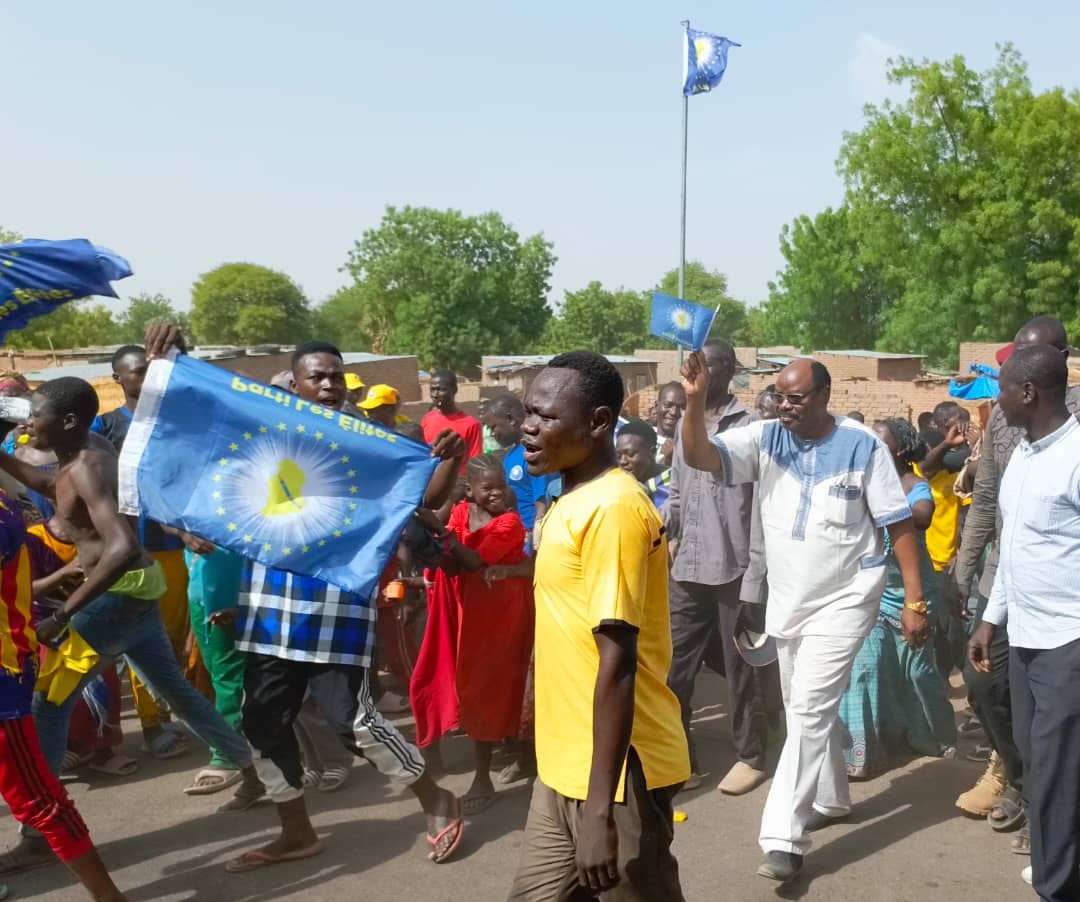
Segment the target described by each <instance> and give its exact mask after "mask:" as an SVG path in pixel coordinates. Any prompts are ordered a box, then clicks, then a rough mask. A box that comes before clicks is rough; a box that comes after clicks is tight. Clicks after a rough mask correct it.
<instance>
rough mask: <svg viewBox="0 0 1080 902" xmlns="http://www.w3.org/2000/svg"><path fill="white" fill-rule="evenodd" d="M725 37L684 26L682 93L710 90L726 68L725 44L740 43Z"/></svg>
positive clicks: (734, 44)
mask: <svg viewBox="0 0 1080 902" xmlns="http://www.w3.org/2000/svg"><path fill="white" fill-rule="evenodd" d="M741 46H742V44H736V43H735V42H734V41H729V40H728V39H727V38H724V37H721V36H720V35H716V34H709V33H708V32H704V31H695V30H694V29H693V28H688V29H686V33H685V35H683V94H685V95H686V96H687V97H691V96H693V95H694V94H704V93H705V92H706V91H711V90H712V89H713V88H715V87H716V86H717V85H718V84H720V82H721V80H722V79H723V77H724V73H725V72H726V71H727V54H728V48H729V47H741Z"/></svg>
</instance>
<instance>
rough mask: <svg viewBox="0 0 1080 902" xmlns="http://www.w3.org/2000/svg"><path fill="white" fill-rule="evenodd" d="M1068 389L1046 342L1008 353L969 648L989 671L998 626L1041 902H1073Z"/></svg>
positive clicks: (1078, 830) (1074, 695) (1074, 649)
mask: <svg viewBox="0 0 1080 902" xmlns="http://www.w3.org/2000/svg"><path fill="white" fill-rule="evenodd" d="M1067 382H1068V367H1067V365H1066V361H1065V356H1064V355H1063V354H1062V353H1061V351H1060V350H1058V349H1057V348H1052V347H1050V346H1049V345H1033V346H1031V347H1027V348H1018V349H1017V350H1016V351H1014V352H1013V355H1012V356H1011V357H1010V358H1009V359H1008V361H1007V362H1006V363H1005V365H1004V366H1003V367H1002V369H1001V377H1000V380H999V385H1000V388H1001V394H1000V395H999V396H998V405H999V406H1000V408H1001V411H1002V413H1003V414H1004V416H1005V420H1006V422H1007V423H1008V424H1009V425H1010V426H1015V427H1019V428H1021V429H1022V430H1023V431H1024V436H1025V437H1024V438H1023V439H1021V441H1020V444H1019V445H1017V447H1016V450H1015V451H1014V452H1013V455H1012V458H1011V459H1010V461H1009V466H1008V468H1007V469H1006V470H1005V474H1004V475H1003V476H1002V477H1001V488H1000V490H999V493H998V504H999V505H1000V507H1001V521H1002V527H1001V544H1000V549H1001V551H1000V558H999V560H998V571H997V577H996V579H995V580H994V588H993V591H992V592H991V594H990V600H989V602H988V603H987V606H986V611H985V612H984V613H983V618H982V623H981V624H980V625H979V627H978V628H977V629H976V630H975V632H974V633H973V634H972V636H971V640H970V642H969V644H968V655H969V657H970V659H971V663H972V665H973V666H974V667H975V669H976V670H979V671H981V672H984V673H985V672H988V671H989V670H990V646H991V643H992V642H993V639H994V631H995V630H996V629H997V628H999V627H1000V625H1001V624H1002V623H1005V622H1006V620H1007V621H1008V635H1009V646H1010V648H1009V683H1010V690H1011V694H1012V717H1013V737H1014V739H1015V740H1016V745H1017V747H1018V748H1019V749H1020V757H1021V758H1022V760H1023V766H1024V796H1025V800H1026V802H1027V809H1028V821H1029V823H1030V826H1031V875H1030V876H1031V878H1032V885H1033V886H1034V887H1035V891H1036V892H1037V893H1038V894H1039V898H1040V899H1042V900H1044V902H1064V900H1076V899H1080V682H1078V678H1080V423H1077V420H1076V418H1075V417H1074V416H1073V415H1072V414H1071V413H1070V412H1069V410H1068V408H1067V407H1066V405H1065V391H1066V385H1067Z"/></svg>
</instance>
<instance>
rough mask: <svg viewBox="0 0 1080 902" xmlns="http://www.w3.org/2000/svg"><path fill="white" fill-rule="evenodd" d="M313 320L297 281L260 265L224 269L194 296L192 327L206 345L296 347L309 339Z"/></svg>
mask: <svg viewBox="0 0 1080 902" xmlns="http://www.w3.org/2000/svg"><path fill="white" fill-rule="evenodd" d="M250 308H256V309H255V310H252V311H251V312H250V313H247V315H245V311H247V310H249V309H250ZM310 317H311V311H310V310H309V309H308V302H307V299H306V298H305V297H304V294H303V292H302V291H301V290H300V289H299V288H298V287H297V286H296V284H295V283H294V282H293V281H292V279H290V278H289V277H288V276H286V275H285V274H284V273H280V272H275V271H274V270H272V269H268V268H267V267H265V266H257V265H256V264H254V263H226V264H224V265H222V266H219V267H218V268H217V269H214V270H212V271H210V272H208V273H205V274H204V275H202V276H201V277H200V278H199V281H198V282H196V283H195V286H194V288H193V289H192V292H191V327H192V330H193V331H194V333H195V336H196V337H197V338H198V340H199V341H200V342H202V343H203V344H258V343H261V342H267V343H275V342H277V343H282V344H292V343H296V342H298V341H302V340H303V339H305V338H306V337H307V336H308V334H309V326H310Z"/></svg>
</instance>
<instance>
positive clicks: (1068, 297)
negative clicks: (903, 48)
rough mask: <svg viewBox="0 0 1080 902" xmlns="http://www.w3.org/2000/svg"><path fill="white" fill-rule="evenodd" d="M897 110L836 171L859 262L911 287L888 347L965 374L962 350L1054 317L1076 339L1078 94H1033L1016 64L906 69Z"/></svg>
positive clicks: (889, 324)
mask: <svg viewBox="0 0 1080 902" xmlns="http://www.w3.org/2000/svg"><path fill="white" fill-rule="evenodd" d="M890 77H891V79H892V80H893V81H894V82H898V83H903V84H905V85H906V86H907V87H908V89H909V92H910V96H909V98H908V100H906V101H905V102H903V103H901V104H892V103H885V104H883V105H882V106H881V107H868V108H867V111H866V117H867V122H866V125H865V127H864V128H863V129H862V130H861V131H859V132H857V133H855V134H849V135H847V136H845V139H844V145H843V149H842V151H841V154H840V162H839V166H840V171H841V174H842V175H843V176H844V178H845V181H846V184H847V203H848V205H849V207H850V210H851V218H852V223H853V228H854V229H855V231H856V233H857V234H858V235H859V238H860V243H861V246H862V256H863V258H864V259H865V260H867V261H869V262H870V263H872V264H874V265H876V266H878V267H880V268H881V270H882V271H883V272H885V273H886V276H887V278H889V280H890V281H891V282H894V283H895V284H898V285H901V286H902V291H901V292H900V294H899V297H898V298H897V299H896V301H895V303H894V304H892V305H891V307H890V309H889V310H888V313H887V316H886V319H885V323H884V330H883V333H882V336H881V338H880V340H879V346H881V347H882V348H883V349H886V350H918V351H921V352H923V353H926V354H928V355H929V356H930V357H931V358H932V359H933V360H936V361H952V362H954V361H955V358H956V351H957V342H958V340H959V341H964V340H971V339H975V340H987V341H993V340H998V339H1001V338H1005V337H1008V336H1010V335H1011V334H1012V333H1013V332H1014V331H1015V330H1016V328H1017V327H1018V326H1019V325H1021V324H1022V323H1023V322H1024V320H1026V319H1027V318H1028V317H1030V316H1032V315H1035V314H1040V313H1048V314H1051V315H1053V316H1057V317H1059V318H1060V319H1062V320H1063V321H1064V322H1065V323H1066V326H1067V327H1068V328H1069V330H1070V331H1071V332H1072V333H1073V334H1075V333H1076V332H1077V330H1080V316H1078V307H1077V301H1078V297H1080V169H1078V167H1077V166H1076V148H1077V147H1080V94H1078V93H1077V92H1076V91H1073V92H1072V93H1071V94H1066V93H1065V91H1063V90H1062V89H1060V88H1055V89H1053V90H1050V91H1046V92H1043V93H1041V94H1036V93H1034V92H1033V90H1032V87H1031V82H1030V80H1029V78H1028V75H1027V67H1026V66H1025V64H1024V62H1023V60H1022V59H1021V58H1020V55H1019V54H1018V53H1017V52H1016V51H1015V50H1014V49H1013V48H1012V46H1010V45H1006V46H1004V47H1000V48H999V55H998V61H997V64H996V65H995V66H994V67H992V68H991V69H990V70H989V71H987V72H983V73H978V72H975V71H973V70H972V69H970V68H969V67H968V66H967V64H966V63H965V62H964V59H963V57H960V56H957V57H954V58H953V59H951V60H949V61H947V62H944V63H937V62H929V61H924V62H922V63H915V62H913V61H911V60H909V59H901V60H899V61H898V62H897V63H896V64H895V66H894V67H893V69H892V72H891V76H890Z"/></svg>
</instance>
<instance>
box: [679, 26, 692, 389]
mask: <svg viewBox="0 0 1080 902" xmlns="http://www.w3.org/2000/svg"><path fill="white" fill-rule="evenodd" d="M679 24H680V25H682V27H683V29H684V30H685V31H686V37H685V40H686V41H689V40H690V34H689V32H690V20H689V19H683V20H682V22H680V23H679ZM686 52H687V51H686V48H685V45H684V48H683V53H684V54H685V53H686ZM689 121H690V98H689V97H688V96H687V94H686V92H685V91H683V97H682V199H681V206H680V212H679V297H681V298H684V297H686V294H685V290H686V158H687V149H686V145H687V133H688V131H689ZM682 365H683V349H682V348H681V347H680V348H679V369H680V370H681V369H682Z"/></svg>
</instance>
